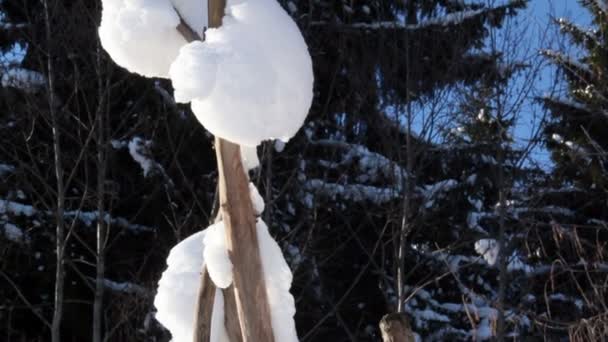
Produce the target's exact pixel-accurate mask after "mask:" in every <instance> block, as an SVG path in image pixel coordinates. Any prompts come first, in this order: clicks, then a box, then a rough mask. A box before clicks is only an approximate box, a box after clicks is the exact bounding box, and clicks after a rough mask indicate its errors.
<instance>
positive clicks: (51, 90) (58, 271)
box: [43, 0, 65, 342]
mask: <svg viewBox="0 0 608 342" xmlns="http://www.w3.org/2000/svg"><path fill="white" fill-rule="evenodd" d="M43 5H44V23H45V31H46V32H45V33H46V43H47V81H48V101H49V112H50V115H51V126H52V131H53V152H54V155H55V156H54V157H55V178H56V180H57V189H56V191H57V198H56V200H57V203H56V205H57V208H56V210H55V216H56V218H55V219H56V222H57V226H56V231H55V254H56V262H55V264H56V265H55V267H56V268H55V293H54V310H53V322H52V324H51V341H52V342H61V331H60V330H61V318H62V316H63V285H64V276H65V271H64V265H63V255H64V252H65V222H64V210H65V209H64V208H65V191H64V184H63V165H62V161H61V157H62V156H61V144H60V132H59V123H58V120H57V112H56V108H55V107H56V104H55V84H54V81H55V80H54V71H53V63H52V50H51V49H52V44H51V37H52V34H51V22H50V16H49V6H48V1H47V0H44V3H43Z"/></svg>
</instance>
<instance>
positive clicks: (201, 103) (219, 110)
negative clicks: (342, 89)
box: [169, 0, 313, 146]
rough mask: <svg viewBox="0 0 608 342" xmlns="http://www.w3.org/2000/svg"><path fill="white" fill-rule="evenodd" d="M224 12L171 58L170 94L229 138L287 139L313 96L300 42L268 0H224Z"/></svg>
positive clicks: (308, 63) (251, 141)
mask: <svg viewBox="0 0 608 342" xmlns="http://www.w3.org/2000/svg"><path fill="white" fill-rule="evenodd" d="M226 13H227V14H226V16H225V17H224V19H223V24H222V26H221V27H220V28H217V29H209V30H207V32H206V34H205V36H206V38H205V41H204V42H193V43H190V44H188V45H186V46H184V47H183V48H182V49H181V50H180V53H179V55H178V57H177V59H176V60H175V62H173V64H172V65H171V70H170V72H169V73H170V76H171V80H172V82H173V87H174V88H175V95H176V100H177V101H178V102H190V101H191V102H192V110H193V112H194V114H195V115H196V117H197V118H198V120H199V121H200V122H201V123H202V124H203V126H205V128H207V129H208V130H209V131H211V133H213V134H215V135H216V136H219V137H222V138H224V139H226V140H229V141H232V142H234V143H238V144H241V145H246V146H256V145H259V144H260V143H261V142H262V141H264V140H268V139H274V138H276V139H280V140H283V141H287V140H289V139H290V138H291V137H292V136H293V135H294V134H295V133H296V132H297V131H298V129H299V128H300V127H301V126H302V124H303V122H304V119H305V118H306V115H307V114H308V110H309V108H310V105H311V102H312V96H313V93H312V87H313V74H312V62H311V58H310V54H309V52H308V48H307V46H306V43H305V42H304V39H303V38H302V35H301V33H300V31H299V29H298V27H297V26H296V24H295V23H294V22H293V20H292V19H291V18H290V17H289V15H288V14H287V13H286V12H285V11H284V10H283V9H282V8H281V6H280V5H279V4H278V2H276V1H275V0H249V1H246V2H243V3H241V1H228V6H227V9H226ZM235 98H238V101H236V100H235Z"/></svg>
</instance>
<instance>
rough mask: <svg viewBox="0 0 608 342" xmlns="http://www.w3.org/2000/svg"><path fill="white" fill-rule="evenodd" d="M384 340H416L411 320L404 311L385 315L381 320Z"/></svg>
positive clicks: (410, 341) (406, 341) (402, 341)
mask: <svg viewBox="0 0 608 342" xmlns="http://www.w3.org/2000/svg"><path fill="white" fill-rule="evenodd" d="M380 332H381V333H382V341H383V342H414V341H415V339H414V333H413V332H412V328H411V326H410V322H409V320H408V319H407V317H405V315H404V314H403V313H394V314H388V315H384V317H382V319H381V320H380Z"/></svg>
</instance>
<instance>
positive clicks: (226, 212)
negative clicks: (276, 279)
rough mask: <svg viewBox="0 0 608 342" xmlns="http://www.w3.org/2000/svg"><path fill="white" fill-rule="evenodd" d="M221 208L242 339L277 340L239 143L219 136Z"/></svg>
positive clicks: (253, 340)
mask: <svg viewBox="0 0 608 342" xmlns="http://www.w3.org/2000/svg"><path fill="white" fill-rule="evenodd" d="M215 151H216V156H217V162H218V171H219V186H220V208H221V210H222V218H223V221H224V227H225V229H226V239H227V240H226V245H227V247H228V255H229V256H230V260H231V261H232V265H233V285H234V295H235V303H236V309H237V314H238V318H239V324H240V327H241V335H242V340H243V342H272V341H274V337H273V333H272V325H271V320H270V307H269V305H268V297H267V295H266V286H265V282H264V273H263V270H262V260H261V258H260V247H259V244H258V238H257V228H256V218H255V213H254V211H253V205H252V203H251V199H250V196H249V179H248V178H247V175H246V174H245V170H244V168H243V164H242V162H241V152H240V147H239V146H238V145H236V144H234V143H231V142H229V141H226V140H223V139H220V138H216V139H215Z"/></svg>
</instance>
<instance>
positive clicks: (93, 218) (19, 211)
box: [0, 199, 154, 233]
mask: <svg viewBox="0 0 608 342" xmlns="http://www.w3.org/2000/svg"><path fill="white" fill-rule="evenodd" d="M0 214H11V215H15V216H25V217H32V216H34V215H37V214H43V215H46V216H48V217H53V218H54V216H55V213H54V212H52V211H38V210H37V209H36V208H34V207H33V206H31V205H28V204H21V203H18V202H13V201H9V200H3V199H0ZM64 217H65V218H71V219H75V220H79V221H81V222H82V223H84V224H85V225H86V226H91V225H92V224H93V223H95V222H97V219H98V217H99V213H98V212H97V211H82V210H70V211H66V212H65V213H64ZM104 221H105V222H106V223H108V224H112V225H114V226H118V227H121V228H124V229H127V230H129V231H132V232H134V233H140V232H152V231H154V228H152V227H148V226H144V225H140V224H135V223H131V222H129V221H128V220H127V219H125V218H123V217H112V216H110V214H109V213H105V215H104ZM32 222H33V223H34V224H35V225H36V224H37V221H36V220H33V221H32ZM38 225H39V223H38Z"/></svg>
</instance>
